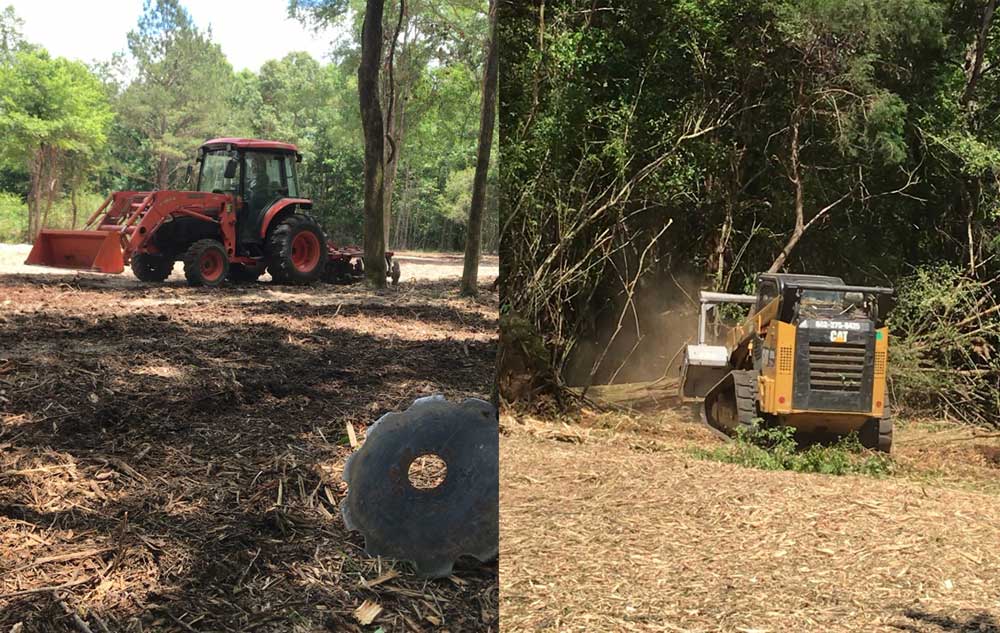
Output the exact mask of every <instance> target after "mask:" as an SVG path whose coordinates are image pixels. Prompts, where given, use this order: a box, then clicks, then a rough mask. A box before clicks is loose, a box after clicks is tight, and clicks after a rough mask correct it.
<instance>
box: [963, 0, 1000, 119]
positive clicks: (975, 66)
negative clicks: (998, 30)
mask: <svg viewBox="0 0 1000 633" xmlns="http://www.w3.org/2000/svg"><path fill="white" fill-rule="evenodd" d="M996 8H997V0H989V2H987V3H986V6H985V7H984V8H983V17H982V22H981V24H980V27H979V31H978V32H977V33H976V42H975V44H974V45H973V47H972V50H971V52H970V54H969V57H970V59H969V62H971V63H969V64H968V66H967V68H968V70H967V71H966V79H965V89H964V90H962V96H961V97H960V99H959V102H960V103H961V104H962V106H963V107H965V106H966V105H968V103H969V101H971V100H972V97H973V95H974V94H975V92H976V86H977V85H978V84H979V79H980V78H981V77H982V76H983V60H984V58H985V57H986V39H987V37H988V36H989V32H990V24H991V23H992V22H993V14H994V13H995V12H996Z"/></svg>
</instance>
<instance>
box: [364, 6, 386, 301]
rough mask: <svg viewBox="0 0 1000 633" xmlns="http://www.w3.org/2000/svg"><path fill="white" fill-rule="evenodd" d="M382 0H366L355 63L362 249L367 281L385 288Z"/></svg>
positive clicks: (377, 286)
mask: <svg viewBox="0 0 1000 633" xmlns="http://www.w3.org/2000/svg"><path fill="white" fill-rule="evenodd" d="M383 10H384V0H368V2H367V6H366V7H365V20H364V24H363V26H362V27H361V64H360V65H359V66H358V100H359V102H360V105H361V125H362V129H363V130H364V134H365V168H364V179H365V206H364V217H365V220H364V225H365V235H364V250H365V274H366V276H367V278H368V283H370V284H371V285H372V286H374V287H376V288H385V272H386V270H385V224H384V217H383V213H384V210H385V207H384V204H383V203H384V195H385V190H384V186H385V182H384V178H385V171H384V169H385V165H384V164H383V160H384V159H385V154H384V148H385V145H384V143H385V137H384V130H383V127H382V107H381V105H379V93H378V75H379V65H380V61H381V59H382V13H383Z"/></svg>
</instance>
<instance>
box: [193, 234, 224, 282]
mask: <svg viewBox="0 0 1000 633" xmlns="http://www.w3.org/2000/svg"><path fill="white" fill-rule="evenodd" d="M208 248H221V249H222V255H223V258H224V261H226V262H228V261H229V259H228V256H227V255H226V249H225V247H223V246H222V243H221V242H219V241H218V240H213V239H211V238H209V239H204V240H198V241H197V242H195V243H194V244H192V245H191V246H189V247H188V249H187V250H186V251H185V252H184V278H185V279H187V282H188V285H189V286H219V285H221V284H222V283H223V282H224V281H225V280H226V278H227V277H228V276H229V270H228V266H227V267H226V270H225V271H223V274H222V276H221V277H220V278H219V280H218V281H217V282H215V283H208V282H207V281H206V280H205V278H204V277H202V275H201V257H202V255H203V254H204V252H205V250H206V249H208Z"/></svg>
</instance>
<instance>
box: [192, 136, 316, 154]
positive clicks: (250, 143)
mask: <svg viewBox="0 0 1000 633" xmlns="http://www.w3.org/2000/svg"><path fill="white" fill-rule="evenodd" d="M227 145H232V146H233V147H235V148H236V149H270V150H276V151H279V152H296V153H298V151H299V149H298V148H297V147H295V146H294V145H292V144H291V143H282V142H280V141H262V140H259V139H255V138H230V137H224V138H213V139H212V140H210V141H205V142H204V143H202V145H201V149H203V150H206V149H222V148H224V147H225V146H227Z"/></svg>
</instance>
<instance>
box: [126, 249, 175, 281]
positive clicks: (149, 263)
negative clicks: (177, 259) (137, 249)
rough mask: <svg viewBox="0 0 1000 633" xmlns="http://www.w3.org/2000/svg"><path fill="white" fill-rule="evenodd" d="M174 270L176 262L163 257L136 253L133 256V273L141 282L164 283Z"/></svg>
mask: <svg viewBox="0 0 1000 633" xmlns="http://www.w3.org/2000/svg"><path fill="white" fill-rule="evenodd" d="M173 270H174V260H173V259H171V258H169V257H164V256H163V255H153V254H151V253H136V254H135V255H133V256H132V273H133V274H134V275H135V278H136V279H138V280H139V281H163V280H164V279H166V278H167V277H169V276H170V273H171V272H173Z"/></svg>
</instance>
